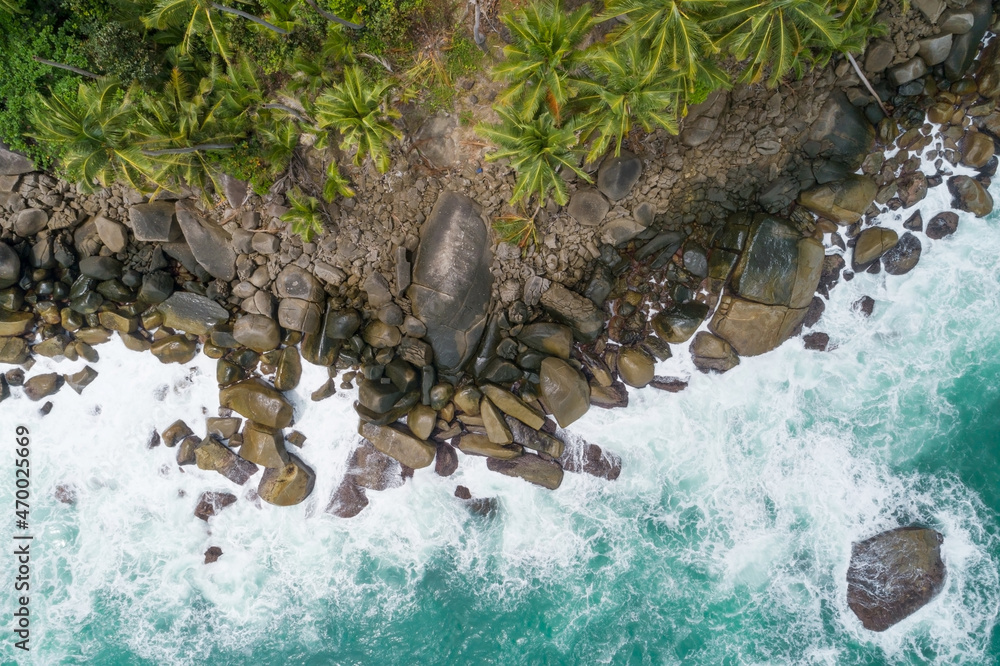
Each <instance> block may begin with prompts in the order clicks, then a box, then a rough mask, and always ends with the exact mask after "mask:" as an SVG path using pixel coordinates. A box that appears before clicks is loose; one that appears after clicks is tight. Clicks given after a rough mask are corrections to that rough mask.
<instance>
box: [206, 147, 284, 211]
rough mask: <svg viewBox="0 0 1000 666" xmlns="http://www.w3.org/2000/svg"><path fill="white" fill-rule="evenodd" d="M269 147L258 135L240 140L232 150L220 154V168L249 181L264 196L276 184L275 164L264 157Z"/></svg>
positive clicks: (253, 188)
mask: <svg viewBox="0 0 1000 666" xmlns="http://www.w3.org/2000/svg"><path fill="white" fill-rule="evenodd" d="M267 148H268V144H267V143H265V142H263V141H261V140H259V139H258V138H257V137H256V136H251V137H250V138H249V139H246V140H243V141H238V142H237V143H236V145H235V146H233V148H232V150H227V151H225V152H224V153H222V154H221V155H219V158H218V164H219V168H220V169H222V171H223V172H225V173H228V174H229V175H230V176H232V177H233V178H237V179H239V180H242V181H244V182H246V183H248V184H249V185H250V189H252V190H253V191H254V192H256V193H257V194H259V195H261V196H263V195H265V194H267V191H268V190H269V189H270V188H271V186H272V185H274V180H275V177H276V173H275V171H276V169H275V167H274V165H272V164H271V163H270V162H268V160H266V159H265V158H264V157H263V155H264V154H265V152H266V150H267ZM281 168H282V169H283V168H284V167H283V166H282V167H281ZM279 172H280V170H279Z"/></svg>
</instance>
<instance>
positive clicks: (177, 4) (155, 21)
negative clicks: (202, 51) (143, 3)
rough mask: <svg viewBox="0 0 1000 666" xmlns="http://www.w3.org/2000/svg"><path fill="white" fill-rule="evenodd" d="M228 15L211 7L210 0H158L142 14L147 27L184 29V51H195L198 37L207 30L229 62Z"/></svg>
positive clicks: (219, 51)
mask: <svg viewBox="0 0 1000 666" xmlns="http://www.w3.org/2000/svg"><path fill="white" fill-rule="evenodd" d="M226 20H227V19H226V18H225V17H223V16H222V14H220V13H219V12H218V10H216V9H214V8H213V7H212V2H211V0H156V4H155V5H154V6H153V8H152V9H151V10H150V11H149V12H148V13H147V14H145V15H144V16H143V17H142V22H143V23H144V24H145V25H146V27H147V28H155V29H157V30H166V29H169V28H176V29H180V30H181V31H182V33H181V34H182V38H181V40H180V50H181V53H190V52H192V50H193V45H194V43H195V41H194V40H195V37H197V36H198V35H200V34H202V33H204V34H206V35H207V36H209V38H210V44H211V45H212V47H213V48H214V49H215V52H216V53H218V54H219V56H221V57H222V59H223V60H225V61H226V62H229V58H230V49H229V38H228V35H227V32H226Z"/></svg>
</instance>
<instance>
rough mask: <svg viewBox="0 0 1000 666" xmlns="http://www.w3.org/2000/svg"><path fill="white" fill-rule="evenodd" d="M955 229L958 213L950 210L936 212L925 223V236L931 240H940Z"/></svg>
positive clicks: (956, 227)
mask: <svg viewBox="0 0 1000 666" xmlns="http://www.w3.org/2000/svg"><path fill="white" fill-rule="evenodd" d="M956 231H958V215H957V214H955V213H953V212H951V211H950V210H947V211H945V212H943V213H938V214H937V215H935V216H934V217H932V218H931V219H930V221H929V222H928V223H927V237H928V238H930V239H931V240H940V239H942V238H944V237H945V236H950V235H952V234H953V233H955V232H956Z"/></svg>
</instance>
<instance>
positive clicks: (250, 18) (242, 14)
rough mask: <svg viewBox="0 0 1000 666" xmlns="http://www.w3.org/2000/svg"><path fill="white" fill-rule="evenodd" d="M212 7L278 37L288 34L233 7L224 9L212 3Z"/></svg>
mask: <svg viewBox="0 0 1000 666" xmlns="http://www.w3.org/2000/svg"><path fill="white" fill-rule="evenodd" d="M212 7H213V8H214V9H217V10H219V11H220V12H226V13H227V14H235V15H236V16H242V17H243V18H245V19H246V20H248V21H253V22H254V23H256V24H257V25H262V26H264V27H265V28H267V29H268V30H271V31H273V32H276V33H278V34H279V35H287V34H288V31H287V30H285V29H284V28H279V27H278V26H276V25H274V24H273V23H268V22H267V21H265V20H264V19H262V18H260V17H258V16H254V15H253V14H248V13H247V12H245V11H243V10H242V9H234V8H233V7H226V6H225V5H220V4H219V3H217V2H213V3H212Z"/></svg>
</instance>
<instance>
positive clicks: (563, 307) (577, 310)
mask: <svg viewBox="0 0 1000 666" xmlns="http://www.w3.org/2000/svg"><path fill="white" fill-rule="evenodd" d="M540 302H541V304H542V307H543V308H545V311H546V312H548V313H549V315H551V316H552V317H553V318H554V319H556V320H558V321H561V322H563V323H564V324H567V325H568V326H569V327H570V328H572V329H573V337H574V338H575V339H577V340H580V341H581V342H593V341H594V340H596V339H597V338H598V336H599V335H600V334H601V332H602V331H603V330H604V313H603V312H602V311H601V310H599V309H598V308H597V306H596V305H594V302H593V301H591V300H590V299H589V298H587V297H585V296H581V295H580V294H577V293H576V292H572V291H570V290H569V289H567V288H566V287H564V286H563V285H561V284H559V283H558V282H554V283H552V285H551V286H550V287H549V288H548V289H546V290H545V291H544V292H542V296H541V299H540Z"/></svg>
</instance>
